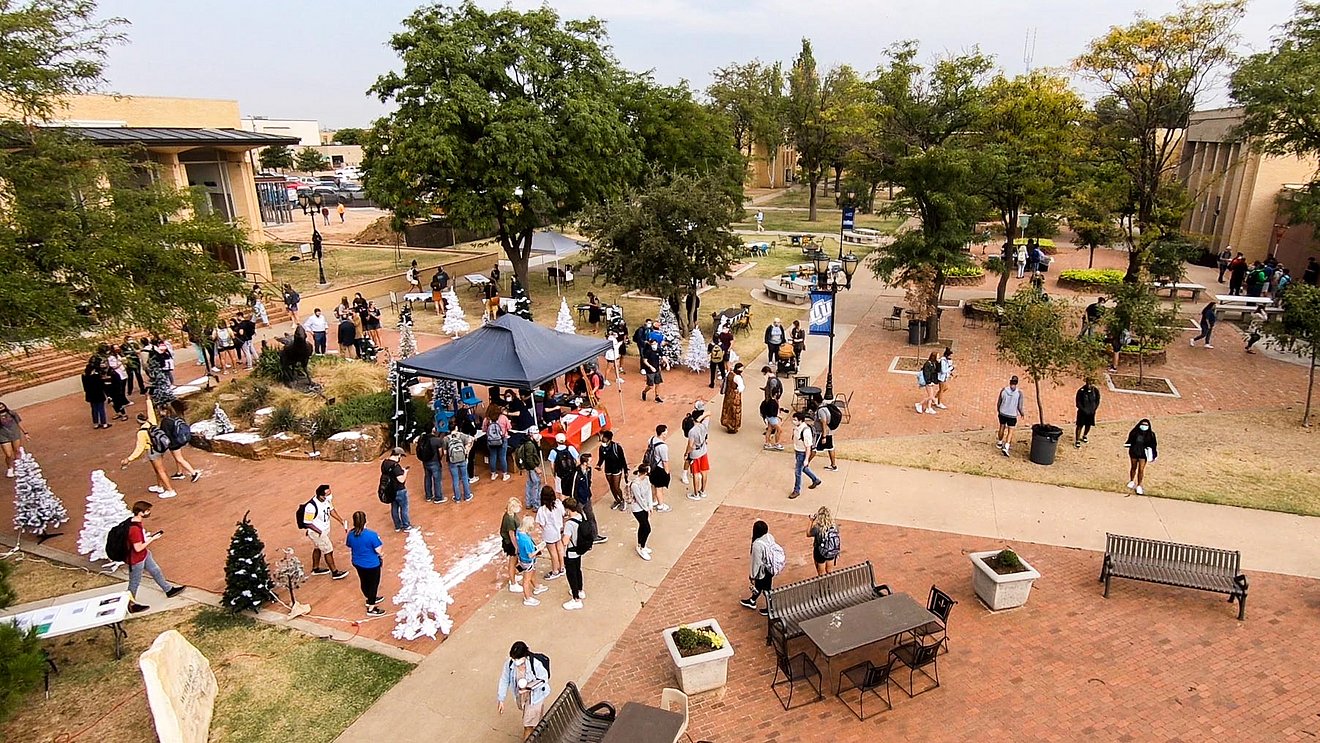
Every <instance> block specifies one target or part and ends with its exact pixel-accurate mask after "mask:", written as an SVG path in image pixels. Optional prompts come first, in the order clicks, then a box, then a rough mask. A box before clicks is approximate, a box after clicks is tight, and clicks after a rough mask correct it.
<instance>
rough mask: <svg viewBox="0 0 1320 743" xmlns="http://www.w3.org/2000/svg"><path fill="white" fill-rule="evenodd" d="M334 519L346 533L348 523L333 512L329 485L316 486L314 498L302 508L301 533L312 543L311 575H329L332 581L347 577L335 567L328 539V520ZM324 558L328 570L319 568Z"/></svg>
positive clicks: (332, 499)
mask: <svg viewBox="0 0 1320 743" xmlns="http://www.w3.org/2000/svg"><path fill="white" fill-rule="evenodd" d="M331 518H334V520H335V521H338V522H339V523H340V524H341V525H343V527H344V531H348V522H347V521H345V520H344V517H343V516H340V515H339V512H338V511H336V510H335V503H334V495H333V494H332V493H331V492H330V486H329V485H318V486H317V488H316V497H314V498H312V499H311V500H309V501H307V502H306V503H304V504H303V507H302V523H303V525H304V526H306V528H305V529H303V533H304V534H306V535H307V538H308V539H309V540H311V542H312V575H329V576H330V577H331V578H332V579H333V580H340V579H341V578H347V577H348V571H347V570H340V569H339V568H338V567H337V566H336V565H335V554H334V553H335V544H334V540H332V539H330V524H331V521H330V519H331ZM322 556H324V557H325V564H326V565H328V566H329V567H328V568H323V567H321V557H322Z"/></svg>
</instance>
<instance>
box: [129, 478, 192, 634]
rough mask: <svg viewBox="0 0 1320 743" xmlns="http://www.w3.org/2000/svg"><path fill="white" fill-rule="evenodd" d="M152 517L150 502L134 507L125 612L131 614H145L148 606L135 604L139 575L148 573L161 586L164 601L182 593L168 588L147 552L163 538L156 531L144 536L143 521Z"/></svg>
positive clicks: (139, 502) (179, 587)
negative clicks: (154, 543)
mask: <svg viewBox="0 0 1320 743" xmlns="http://www.w3.org/2000/svg"><path fill="white" fill-rule="evenodd" d="M150 517H151V502H150V501H144V500H140V501H138V502H136V503H134V504H133V518H132V523H131V524H129V527H128V595H129V597H130V598H129V601H128V611H129V612H130V613H132V614H137V613H138V612H143V611H146V610H147V609H150V608H151V607H150V606H146V605H144V604H139V603H138V601H137V594H138V586H140V585H142V571H143V570H146V571H147V572H148V573H151V577H152V579H153V580H155V581H156V585H157V586H160V590H162V591H164V592H165V598H173V597H175V596H176V595H178V594H179V593H180V592H181V591H183V586H174V585H170V583H169V581H167V580H165V574H164V573H162V572H161V570H160V566H159V565H157V564H156V560H155V559H154V558H153V557H152V556H151V550H150V549H149V548H150V546H151V543H152V542H154V541H156V540H157V539H160V538H161V537H163V536H165V531H164V530H163V529H162V530H159V531H156V532H154V533H152V534H147V532H146V527H145V526H144V525H143V521H144V520H145V519H147V518H150Z"/></svg>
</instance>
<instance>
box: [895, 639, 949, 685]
mask: <svg viewBox="0 0 1320 743" xmlns="http://www.w3.org/2000/svg"><path fill="white" fill-rule="evenodd" d="M943 644H944V638H940V640H939V642H936V643H933V644H928V643H925V642H923V641H922V639H921V638H918V639H917V640H916V641H915V642H909V643H905V644H903V645H899V646H898V647H896V648H894V649H893V650H890V651H889V658H890V660H896V661H898V662H899V663H902V664H903V665H905V666H907V668H908V685H907V688H903V684H902V682H899V681H895V683H897V684H898V688H900V689H903V691H904V692H905V693H906V694H907V695H908V697H913V696H916V694H915V693H913V682H914V681H915V679H916V673H917V671H921V674H922V675H923V676H925V677H926V678H928V679H930V680H931V681H934V682H935V685H934V686H931V687H927V688H925V689H922V690H921V692H919V693H925V692H928V691H930V690H931V689H938V688H939V686H940V663H939V656H940V646H941V645H943ZM927 666H931V667H933V668H934V669H935V675H934V676H932V675H930V673H929V672H927V671H926V667H927Z"/></svg>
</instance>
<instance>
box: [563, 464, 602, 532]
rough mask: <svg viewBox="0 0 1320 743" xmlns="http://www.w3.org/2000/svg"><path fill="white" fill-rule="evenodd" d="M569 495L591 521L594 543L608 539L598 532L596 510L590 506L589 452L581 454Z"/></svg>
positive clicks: (598, 524)
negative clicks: (580, 461) (580, 460)
mask: <svg viewBox="0 0 1320 743" xmlns="http://www.w3.org/2000/svg"><path fill="white" fill-rule="evenodd" d="M569 497H571V498H573V499H574V500H576V501H577V502H578V506H579V507H580V508H581V510H582V515H583V516H585V517H586V518H587V520H588V521H590V522H591V526H592V533H593V534H594V535H595V541H596V543H597V544H599V543H601V542H608V541H610V538H609V537H607V536H605V535H604V534H601V533H600V522H599V521H597V520H596V510H595V509H594V508H592V506H591V501H592V492H591V454H589V453H583V455H582V463H581V464H580V465H578V473H577V477H575V478H574V479H573V491H572V494H571V495H570V496H569Z"/></svg>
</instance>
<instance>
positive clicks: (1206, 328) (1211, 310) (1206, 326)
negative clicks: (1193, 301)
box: [1187, 302, 1219, 348]
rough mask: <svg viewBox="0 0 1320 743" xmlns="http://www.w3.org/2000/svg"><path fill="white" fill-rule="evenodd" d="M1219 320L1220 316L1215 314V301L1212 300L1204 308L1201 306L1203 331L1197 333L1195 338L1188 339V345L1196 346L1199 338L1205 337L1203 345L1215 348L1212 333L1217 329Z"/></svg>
mask: <svg viewBox="0 0 1320 743" xmlns="http://www.w3.org/2000/svg"><path fill="white" fill-rule="evenodd" d="M1218 321H1219V318H1218V317H1217V316H1216V315H1215V303H1214V302H1210V303H1209V304H1207V305H1206V306H1205V307H1202V308H1201V332H1200V334H1199V335H1197V336H1196V337H1195V338H1193V339H1191V340H1190V341H1188V343H1187V345H1189V346H1191V347H1192V348H1196V342H1197V341H1199V340H1201V339H1202V338H1204V339H1205V343H1204V344H1202V345H1204V346H1205V347H1206V348H1214V346H1212V345H1210V334H1211V333H1213V332H1214V330H1215V323H1216V322H1218Z"/></svg>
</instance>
